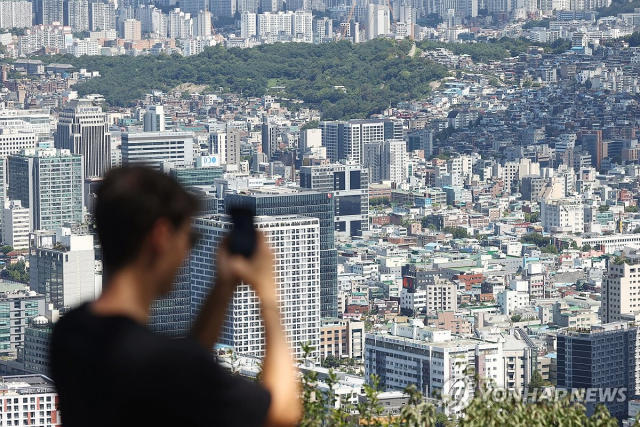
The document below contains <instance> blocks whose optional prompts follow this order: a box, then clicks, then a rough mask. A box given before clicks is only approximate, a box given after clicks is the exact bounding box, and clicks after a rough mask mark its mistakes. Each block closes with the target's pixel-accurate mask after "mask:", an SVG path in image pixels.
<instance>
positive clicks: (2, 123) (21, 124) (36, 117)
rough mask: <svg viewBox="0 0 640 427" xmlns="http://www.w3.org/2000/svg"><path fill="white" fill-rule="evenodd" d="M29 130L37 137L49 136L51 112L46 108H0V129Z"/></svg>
mask: <svg viewBox="0 0 640 427" xmlns="http://www.w3.org/2000/svg"><path fill="white" fill-rule="evenodd" d="M6 128H11V129H16V130H22V131H24V130H30V131H32V132H35V133H36V135H37V136H38V138H40V139H42V138H50V136H51V114H50V112H49V109H48V108H40V109H35V108H34V109H29V110H13V109H0V129H3V130H4V129H6Z"/></svg>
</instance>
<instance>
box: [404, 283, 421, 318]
mask: <svg viewBox="0 0 640 427" xmlns="http://www.w3.org/2000/svg"><path fill="white" fill-rule="evenodd" d="M400 308H401V309H404V310H410V311H411V313H413V314H414V315H416V314H423V313H424V312H425V311H426V309H427V290H426V289H416V290H415V292H410V291H409V289H405V288H403V289H402V290H401V291H400Z"/></svg>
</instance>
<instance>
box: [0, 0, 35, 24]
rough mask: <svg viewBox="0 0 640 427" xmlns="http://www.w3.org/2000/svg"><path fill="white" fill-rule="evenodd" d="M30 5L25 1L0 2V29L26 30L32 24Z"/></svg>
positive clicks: (9, 0)
mask: <svg viewBox="0 0 640 427" xmlns="http://www.w3.org/2000/svg"><path fill="white" fill-rule="evenodd" d="M31 6H32V3H31V2H30V1H26V0H3V1H0V28H27V27H31V25H32V24H33V17H32V11H31V9H32V8H31Z"/></svg>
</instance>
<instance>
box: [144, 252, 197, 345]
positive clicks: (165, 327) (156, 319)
mask: <svg viewBox="0 0 640 427" xmlns="http://www.w3.org/2000/svg"><path fill="white" fill-rule="evenodd" d="M189 277H190V276H189V263H188V262H185V263H184V264H183V265H182V266H181V267H180V268H179V269H178V272H177V274H176V279H175V281H174V284H173V288H172V289H171V292H169V294H168V295H167V296H165V297H163V298H159V299H157V300H155V301H154V302H153V304H152V305H151V311H150V312H149V328H150V329H151V330H152V331H154V332H157V333H160V334H163V335H167V336H170V337H185V336H187V335H188V333H189V330H190V328H191V285H190V283H189Z"/></svg>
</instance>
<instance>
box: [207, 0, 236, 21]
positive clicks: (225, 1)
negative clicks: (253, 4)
mask: <svg viewBox="0 0 640 427" xmlns="http://www.w3.org/2000/svg"><path fill="white" fill-rule="evenodd" d="M209 10H210V11H211V13H212V14H213V16H228V17H231V16H233V15H235V13H236V1H235V0H209Z"/></svg>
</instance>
